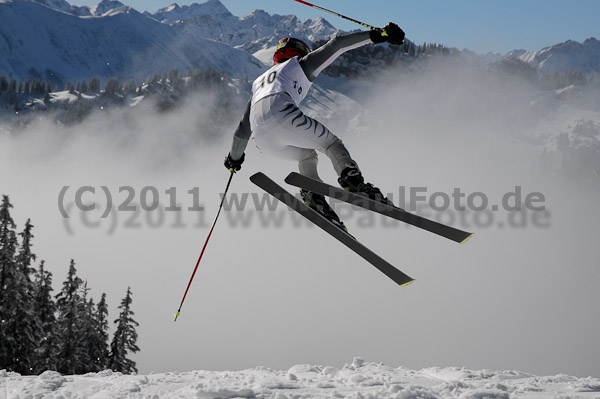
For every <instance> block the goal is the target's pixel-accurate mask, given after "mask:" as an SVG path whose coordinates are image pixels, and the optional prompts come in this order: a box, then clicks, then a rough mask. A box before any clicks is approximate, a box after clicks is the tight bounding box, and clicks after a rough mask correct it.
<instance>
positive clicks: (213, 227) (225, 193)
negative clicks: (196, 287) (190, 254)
mask: <svg viewBox="0 0 600 399" xmlns="http://www.w3.org/2000/svg"><path fill="white" fill-rule="evenodd" d="M234 173H235V172H231V175H229V180H228V181H227V186H226V187H225V192H224V193H223V198H222V199H221V205H219V211H218V212H217V216H216V217H215V221H214V222H213V224H212V227H211V228H210V231H209V232H208V236H207V237H206V241H205V242H204V246H203V247H202V251H201V252H200V256H199V257H198V261H197V262H196V267H194V271H193V272H192V277H190V281H189V282H188V285H187V288H186V289H185V293H184V294H183V298H182V299H181V303H180V304H179V309H177V312H175V320H174V321H177V319H178V318H179V316H181V307H182V306H183V302H184V301H185V297H186V296H187V293H188V291H189V290H190V286H191V285H192V281H193V280H194V276H195V275H196V271H197V270H198V265H199V264H200V260H202V256H203V255H204V250H206V246H207V245H208V240H210V236H211V235H212V233H213V230H214V229H215V226H216V224H217V220H218V219H219V215H220V214H221V209H223V203H224V202H225V196H226V195H227V191H228V190H229V185H230V184H231V179H232V178H233V175H234Z"/></svg>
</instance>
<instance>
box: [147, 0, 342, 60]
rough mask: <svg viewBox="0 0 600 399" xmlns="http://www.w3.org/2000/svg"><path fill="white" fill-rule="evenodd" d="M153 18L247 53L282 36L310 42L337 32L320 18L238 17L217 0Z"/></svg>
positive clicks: (160, 12) (174, 7)
mask: <svg viewBox="0 0 600 399" xmlns="http://www.w3.org/2000/svg"><path fill="white" fill-rule="evenodd" d="M152 15H153V17H154V18H156V19H157V20H159V21H161V22H164V23H168V24H171V25H174V26H176V27H177V28H178V29H180V30H182V31H183V32H184V33H185V34H186V35H189V36H191V37H198V38H209V39H212V40H217V41H220V42H223V43H227V44H229V45H231V46H237V47H240V48H243V49H244V50H246V51H248V52H250V53H254V52H256V51H258V50H261V49H264V48H268V47H271V46H273V45H275V44H277V41H278V40H279V39H281V38H282V37H285V36H290V35H291V36H296V37H299V38H301V39H304V40H306V41H309V42H312V41H315V40H319V39H325V38H329V37H331V36H332V35H334V34H336V33H337V32H339V31H338V30H337V29H336V28H334V27H333V26H332V25H331V24H330V23H329V22H327V21H326V20H325V19H324V18H320V17H319V18H315V19H308V20H306V21H301V20H299V19H298V18H297V17H296V16H294V15H277V14H275V15H271V14H269V13H267V12H265V11H263V10H254V11H253V12H252V13H251V14H249V15H247V16H245V17H242V18H239V17H236V16H234V15H232V14H231V13H230V12H229V10H227V8H226V7H225V6H224V5H223V4H222V3H221V2H220V1H219V0H209V1H208V2H206V3H204V4H196V3H194V4H192V5H190V6H184V7H179V6H178V5H177V4H173V5H171V6H169V7H166V8H162V9H160V10H158V11H157V12H156V13H154V14H152Z"/></svg>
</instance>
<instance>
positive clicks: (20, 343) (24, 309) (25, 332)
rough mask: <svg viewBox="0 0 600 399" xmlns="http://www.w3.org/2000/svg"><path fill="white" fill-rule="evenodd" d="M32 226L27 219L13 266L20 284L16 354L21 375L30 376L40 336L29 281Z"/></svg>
mask: <svg viewBox="0 0 600 399" xmlns="http://www.w3.org/2000/svg"><path fill="white" fill-rule="evenodd" d="M32 229H33V225H32V224H31V220H30V219H27V222H26V223H25V229H24V230H23V232H21V233H19V236H21V237H22V239H21V248H20V250H19V253H18V254H17V256H16V258H15V260H16V262H15V264H16V267H17V269H18V270H17V273H18V275H19V278H20V279H21V282H20V284H19V286H18V289H20V290H21V292H20V293H19V296H20V297H21V300H22V301H21V303H20V304H19V317H18V318H17V320H16V322H17V325H16V328H17V337H18V338H17V348H16V350H17V353H18V355H19V358H20V359H21V360H20V370H19V372H20V373H21V374H31V373H33V372H34V370H33V369H34V364H35V361H36V350H37V347H38V337H39V336H40V335H41V334H42V327H41V324H40V321H39V319H38V318H37V317H36V316H37V315H36V312H35V287H34V284H33V282H32V280H31V275H32V273H33V272H35V269H33V268H32V267H31V264H32V262H33V261H34V260H35V258H36V256H35V254H34V253H33V252H32V251H31V247H32V246H33V244H32V242H31V241H32V239H33V234H32V233H31V230H32Z"/></svg>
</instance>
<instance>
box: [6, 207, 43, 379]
mask: <svg viewBox="0 0 600 399" xmlns="http://www.w3.org/2000/svg"><path fill="white" fill-rule="evenodd" d="M10 208H12V204H11V203H10V200H9V198H8V196H6V195H5V196H3V198H2V205H0V268H1V270H0V284H1V285H0V323H1V324H0V327H1V328H0V365H1V366H2V367H3V368H6V369H8V370H12V371H16V372H18V373H21V374H31V373H32V372H33V362H34V354H35V347H36V345H35V333H36V326H37V320H36V318H35V314H34V313H33V293H32V292H31V291H32V285H31V281H30V280H29V275H28V274H27V271H28V270H29V264H30V262H31V259H32V258H33V257H34V256H33V254H32V253H31V251H30V244H31V242H30V239H31V238H32V237H33V236H32V235H31V228H32V227H33V226H32V225H31V224H30V223H29V221H27V227H26V229H25V232H24V233H21V235H22V236H24V247H23V248H22V249H21V251H19V253H18V255H17V249H18V241H17V235H16V233H15V228H16V225H15V223H14V221H13V219H12V217H11V216H10Z"/></svg>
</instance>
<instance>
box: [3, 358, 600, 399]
mask: <svg viewBox="0 0 600 399" xmlns="http://www.w3.org/2000/svg"><path fill="white" fill-rule="evenodd" d="M0 384H2V385H4V387H2V385H0V387H2V391H4V390H6V394H7V396H6V397H8V398H13V399H21V398H46V397H47V398H67V397H69V398H70V397H73V398H80V397H81V398H83V397H86V398H92V397H97V398H156V399H158V398H278V399H283V398H289V397H294V398H296V397H298V398H300V397H302V398H330V397H332V398H404V399H419V398H422V399H426V398H427V399H429V398H431V399H434V398H447V399H453V398H457V399H458V398H460V399H476V398H477V399H484V398H487V399H507V398H513V399H518V398H531V399H533V398H581V399H584V398H590V399H591V398H597V397H598V393H599V392H600V380H599V379H597V378H591V377H588V378H577V377H571V376H568V375H564V374H559V375H556V376H535V375H531V374H527V373H522V372H519V371H493V370H468V369H465V368H459V367H446V368H440V367H430V368H425V369H422V370H409V369H405V368H403V367H398V368H393V367H388V366H385V365H382V364H376V363H366V362H364V360H362V359H360V358H355V359H354V361H353V362H352V363H351V364H346V365H345V366H344V367H343V368H341V369H338V368H335V367H331V366H313V365H308V364H303V365H296V366H293V367H291V368H290V369H288V370H272V369H269V368H267V367H256V368H253V369H248V370H241V371H203V370H198V371H191V372H172V373H152V374H150V375H123V374H121V373H113V372H112V371H110V370H106V371H102V372H99V373H89V374H85V375H81V376H63V375H61V374H59V373H57V372H55V371H46V372H44V373H43V374H41V375H40V376H27V377H21V376H19V375H18V374H15V373H7V372H5V371H1V372H0Z"/></svg>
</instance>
